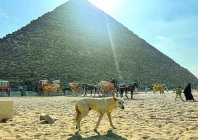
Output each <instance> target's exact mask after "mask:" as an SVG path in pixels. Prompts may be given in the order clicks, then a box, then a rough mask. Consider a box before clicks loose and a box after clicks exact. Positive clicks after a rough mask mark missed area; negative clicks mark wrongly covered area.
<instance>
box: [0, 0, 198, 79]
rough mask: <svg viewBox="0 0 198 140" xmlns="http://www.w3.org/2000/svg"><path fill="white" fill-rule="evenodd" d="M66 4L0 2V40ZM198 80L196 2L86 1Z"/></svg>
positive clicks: (53, 1) (48, 0) (39, 0)
mask: <svg viewBox="0 0 198 140" xmlns="http://www.w3.org/2000/svg"><path fill="white" fill-rule="evenodd" d="M66 1H68V0H0V38H2V37H4V36H6V34H11V33H12V32H14V31H16V30H18V29H20V28H21V27H23V26H25V25H27V24H28V23H30V21H32V20H35V19H37V18H38V17H40V16H42V15H43V14H45V13H47V12H49V11H52V10H54V9H55V8H56V7H58V6H59V5H61V4H63V3H65V2H66ZM89 1H90V2H92V3H93V4H94V5H96V6H97V7H99V8H100V9H102V10H103V11H105V12H106V13H107V14H109V15H110V16H112V17H113V18H114V19H116V20H117V21H119V22H120V23H121V24H123V25H124V26H126V27H127V28H128V29H129V30H131V31H132V32H133V33H135V34H137V35H138V36H139V37H140V38H143V39H144V40H145V41H146V42H148V43H149V44H151V45H152V46H153V47H155V48H157V49H158V50H159V51H161V52H162V53H164V54H165V55H167V56H168V57H170V58H171V59H173V60H174V61H175V62H176V63H178V64H179V65H180V66H182V67H184V68H186V69H188V70H189V71H190V72H191V73H193V74H194V75H195V76H196V77H198V30H197V23H198V8H197V7H198V0H89Z"/></svg>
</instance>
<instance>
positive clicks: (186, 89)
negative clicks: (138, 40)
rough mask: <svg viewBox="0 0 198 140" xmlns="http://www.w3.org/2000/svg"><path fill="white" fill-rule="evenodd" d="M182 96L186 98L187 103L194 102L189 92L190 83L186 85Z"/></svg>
mask: <svg viewBox="0 0 198 140" xmlns="http://www.w3.org/2000/svg"><path fill="white" fill-rule="evenodd" d="M184 95H185V97H186V101H188V100H193V101H195V100H194V97H193V95H192V92H191V84H190V83H188V85H187V86H186V88H185V89H184Z"/></svg>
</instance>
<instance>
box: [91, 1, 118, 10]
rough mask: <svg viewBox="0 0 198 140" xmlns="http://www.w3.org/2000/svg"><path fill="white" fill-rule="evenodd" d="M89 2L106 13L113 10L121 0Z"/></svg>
mask: <svg viewBox="0 0 198 140" xmlns="http://www.w3.org/2000/svg"><path fill="white" fill-rule="evenodd" d="M89 1H90V2H91V3H93V4H94V5H95V6H97V7H98V8H100V9H102V10H104V11H109V10H113V9H114V8H115V7H116V6H117V5H118V3H119V2H120V1H121V0H89Z"/></svg>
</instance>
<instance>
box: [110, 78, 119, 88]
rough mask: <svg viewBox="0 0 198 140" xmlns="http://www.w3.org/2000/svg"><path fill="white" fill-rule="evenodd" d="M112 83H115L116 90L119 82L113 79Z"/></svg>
mask: <svg viewBox="0 0 198 140" xmlns="http://www.w3.org/2000/svg"><path fill="white" fill-rule="evenodd" d="M111 83H113V84H114V87H115V88H116V86H117V84H118V82H117V81H116V80H115V78H113V79H112V80H111Z"/></svg>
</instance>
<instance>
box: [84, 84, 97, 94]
mask: <svg viewBox="0 0 198 140" xmlns="http://www.w3.org/2000/svg"><path fill="white" fill-rule="evenodd" d="M83 89H84V96H87V91H88V90H89V91H90V93H91V96H92V92H93V91H94V97H95V94H96V91H97V86H96V85H95V84H83Z"/></svg>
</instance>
